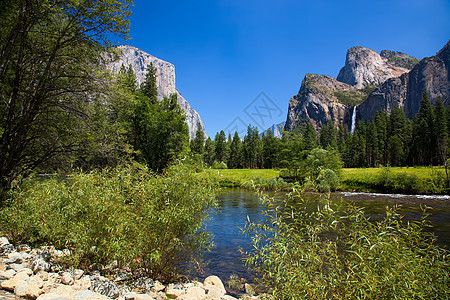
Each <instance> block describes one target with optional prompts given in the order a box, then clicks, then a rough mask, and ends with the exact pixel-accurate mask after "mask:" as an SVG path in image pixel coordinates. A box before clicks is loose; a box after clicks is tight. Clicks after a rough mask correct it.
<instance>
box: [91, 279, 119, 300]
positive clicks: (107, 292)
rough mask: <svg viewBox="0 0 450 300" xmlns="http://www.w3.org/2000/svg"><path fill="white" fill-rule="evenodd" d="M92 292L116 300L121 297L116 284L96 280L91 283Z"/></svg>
mask: <svg viewBox="0 0 450 300" xmlns="http://www.w3.org/2000/svg"><path fill="white" fill-rule="evenodd" d="M89 289H90V290H91V291H94V292H97V293H99V294H100V295H103V296H107V297H110V298H112V299H116V298H117V297H119V296H120V292H119V288H118V287H117V286H116V284H115V283H114V282H111V281H101V280H95V281H92V282H91V287H90V288H89Z"/></svg>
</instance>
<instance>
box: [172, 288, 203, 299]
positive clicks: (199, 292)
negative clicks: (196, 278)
mask: <svg viewBox="0 0 450 300" xmlns="http://www.w3.org/2000/svg"><path fill="white" fill-rule="evenodd" d="M205 295H206V292H205V290H204V289H202V288H200V287H196V286H194V287H191V288H189V289H188V290H187V291H186V294H184V295H181V296H180V297H178V298H177V299H180V300H202V299H203V298H204V297H205Z"/></svg>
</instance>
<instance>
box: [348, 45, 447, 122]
mask: <svg viewBox="0 0 450 300" xmlns="http://www.w3.org/2000/svg"><path fill="white" fill-rule="evenodd" d="M449 73H450V41H449V42H447V44H446V45H445V46H444V47H443V48H442V49H441V50H440V51H439V52H438V53H437V54H436V55H435V56H432V57H427V58H424V59H422V60H421V61H420V62H419V63H418V64H416V65H415V66H414V68H413V69H412V70H411V71H410V72H408V73H405V74H403V75H402V76H400V77H398V78H391V79H388V80H387V81H385V82H384V83H383V84H382V85H381V86H380V87H379V88H377V89H375V90H374V91H373V92H372V93H371V94H370V95H369V96H368V98H367V99H366V100H365V101H364V102H363V103H361V105H359V106H358V108H357V119H358V120H360V119H363V120H371V119H373V118H374V116H375V113H376V112H377V111H378V110H380V109H383V110H385V111H387V112H390V111H391V109H392V108H393V107H395V106H396V105H398V106H400V107H402V108H403V110H404V112H405V115H406V116H407V117H408V118H410V119H412V118H414V116H415V115H416V114H417V112H418V111H419V108H420V101H421V99H422V95H423V92H424V91H427V92H428V94H429V96H430V101H431V103H432V104H433V105H434V104H435V103H436V100H437V98H438V97H441V98H442V100H443V101H444V105H445V106H446V107H448V106H450V81H449V79H450V75H449Z"/></svg>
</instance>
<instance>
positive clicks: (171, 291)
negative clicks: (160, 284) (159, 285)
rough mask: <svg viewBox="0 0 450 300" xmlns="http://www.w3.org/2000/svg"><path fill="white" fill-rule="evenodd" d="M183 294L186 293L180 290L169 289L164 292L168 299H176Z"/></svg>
mask: <svg viewBox="0 0 450 300" xmlns="http://www.w3.org/2000/svg"><path fill="white" fill-rule="evenodd" d="M185 293H186V292H185V291H184V290H182V289H175V288H169V289H167V290H166V295H167V296H169V298H178V297H180V296H181V295H184V294H185Z"/></svg>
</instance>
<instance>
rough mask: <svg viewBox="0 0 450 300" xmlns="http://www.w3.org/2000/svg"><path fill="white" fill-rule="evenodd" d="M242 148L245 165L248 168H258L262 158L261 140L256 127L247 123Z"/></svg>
mask: <svg viewBox="0 0 450 300" xmlns="http://www.w3.org/2000/svg"><path fill="white" fill-rule="evenodd" d="M243 149H244V164H245V167H247V168H250V169H256V168H259V167H260V165H261V160H262V142H261V138H260V137H259V132H258V129H257V128H256V127H253V126H251V125H248V128H247V135H246V136H245V137H244V145H243Z"/></svg>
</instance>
